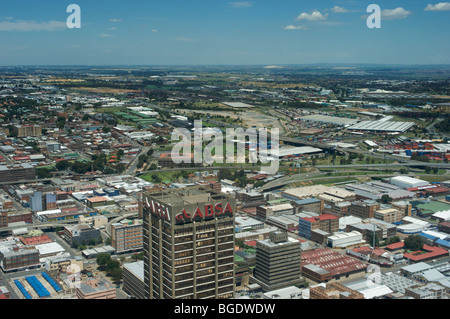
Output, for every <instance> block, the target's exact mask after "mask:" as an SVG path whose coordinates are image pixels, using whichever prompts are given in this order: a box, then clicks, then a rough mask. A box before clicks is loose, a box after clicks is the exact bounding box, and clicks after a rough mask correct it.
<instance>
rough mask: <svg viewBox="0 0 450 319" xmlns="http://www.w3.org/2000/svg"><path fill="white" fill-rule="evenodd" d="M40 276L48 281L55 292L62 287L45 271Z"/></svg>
mask: <svg viewBox="0 0 450 319" xmlns="http://www.w3.org/2000/svg"><path fill="white" fill-rule="evenodd" d="M42 277H44V278H45V279H46V280H47V281H48V283H49V284H50V285H51V286H52V287H53V289H55V291H56V292H60V291H61V290H62V288H61V287H60V286H59V285H58V284H57V283H56V282H55V281H54V280H53V279H52V278H51V277H50V276H49V275H48V274H47V273H45V272H43V273H42Z"/></svg>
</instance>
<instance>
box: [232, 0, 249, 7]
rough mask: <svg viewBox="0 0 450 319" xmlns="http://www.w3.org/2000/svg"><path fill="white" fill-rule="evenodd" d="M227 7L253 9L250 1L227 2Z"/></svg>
mask: <svg viewBox="0 0 450 319" xmlns="http://www.w3.org/2000/svg"><path fill="white" fill-rule="evenodd" d="M229 5H230V6H232V7H233V8H250V7H253V2H251V1H238V2H229Z"/></svg>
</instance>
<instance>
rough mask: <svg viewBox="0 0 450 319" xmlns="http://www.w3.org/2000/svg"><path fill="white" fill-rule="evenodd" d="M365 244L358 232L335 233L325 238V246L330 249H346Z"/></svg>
mask: <svg viewBox="0 0 450 319" xmlns="http://www.w3.org/2000/svg"><path fill="white" fill-rule="evenodd" d="M364 243H366V241H365V240H364V239H363V237H362V234H361V233H360V232H358V231H351V232H348V233H345V232H337V233H334V235H332V236H329V237H328V238H327V245H328V247H331V248H347V247H349V246H355V245H361V244H364Z"/></svg>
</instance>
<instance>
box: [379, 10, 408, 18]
mask: <svg viewBox="0 0 450 319" xmlns="http://www.w3.org/2000/svg"><path fill="white" fill-rule="evenodd" d="M410 14H411V11H408V10H405V9H403V8H402V7H398V8H396V9H392V10H390V9H386V10H383V11H381V18H382V19H384V20H395V19H404V18H406V17H408V16H409V15H410Z"/></svg>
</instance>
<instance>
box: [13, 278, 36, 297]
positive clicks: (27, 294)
mask: <svg viewBox="0 0 450 319" xmlns="http://www.w3.org/2000/svg"><path fill="white" fill-rule="evenodd" d="M14 283H15V284H16V286H17V288H19V290H20V292H21V293H22V294H23V295H24V297H25V298H26V299H32V298H31V295H30V294H29V293H28V291H27V290H26V289H25V287H24V286H23V285H22V283H21V282H20V281H19V280H18V279H16V280H14Z"/></svg>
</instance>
